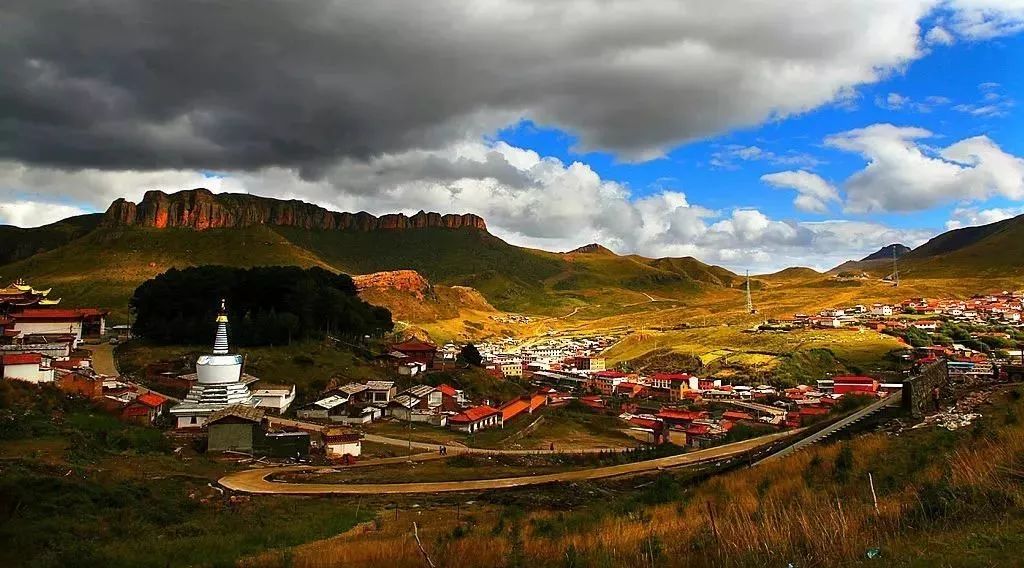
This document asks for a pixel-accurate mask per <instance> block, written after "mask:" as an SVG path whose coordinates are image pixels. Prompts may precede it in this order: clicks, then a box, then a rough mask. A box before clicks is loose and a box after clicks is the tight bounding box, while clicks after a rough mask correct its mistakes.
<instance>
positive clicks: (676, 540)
mask: <svg viewBox="0 0 1024 568" xmlns="http://www.w3.org/2000/svg"><path fill="white" fill-rule="evenodd" d="M1007 404H1008V405H1009V406H1008V408H1010V409H1011V410H1009V411H1008V414H1007V416H1009V415H1010V414H1011V413H1013V412H1019V411H1020V410H1021V409H1022V408H1024V405H1022V404H1020V403H1019V402H1008V403H1007ZM995 414H998V413H994V415H995ZM848 447H849V450H844V446H843V445H841V444H836V445H832V446H825V447H818V448H815V449H813V450H811V451H807V452H803V453H800V454H797V455H795V456H792V457H790V458H788V459H785V460H781V461H778V462H774V463H769V464H766V465H764V466H761V467H757V468H753V469H748V470H741V471H737V472H734V473H731V474H726V475H722V476H719V477H715V478H712V479H711V480H709V481H707V482H705V483H704V484H703V485H701V486H699V487H698V488H696V490H694V491H693V492H692V493H689V494H687V495H685V496H684V498H683V500H682V501H679V500H674V501H673V502H669V503H666V504H662V505H654V506H640V507H633V508H629V509H627V510H626V511H619V512H618V513H617V514H600V512H601V509H602V508H600V507H598V508H596V509H595V510H594V511H591V514H588V513H587V512H582V513H581V516H584V517H587V518H583V519H581V518H576V521H577V523H576V525H573V524H572V523H570V522H568V521H566V520H565V517H563V513H556V512H552V511H533V512H530V513H527V514H525V515H524V516H523V517H521V518H520V517H517V516H515V515H511V514H510V513H509V512H508V511H507V510H498V509H494V508H490V507H488V508H478V509H476V510H474V511H473V513H472V515H473V522H472V523H469V524H467V523H464V522H463V523H458V522H456V521H455V519H454V515H453V514H452V511H451V509H449V508H444V509H438V510H434V511H423V512H421V513H412V512H410V513H403V514H402V517H401V518H400V519H399V520H398V521H397V522H396V521H394V520H393V518H392V517H391V516H390V515H391V514H392V513H389V512H385V513H384V514H382V515H381V517H380V518H379V519H378V525H379V528H378V529H376V530H371V531H370V532H367V533H364V534H360V535H345V536H341V537H338V538H336V539H331V540H328V541H322V542H318V543H313V544H310V545H306V546H303V547H299V548H297V549H295V550H293V551H291V553H290V554H289V556H290V557H291V559H292V561H293V565H294V566H297V567H326V566H370V565H388V566H398V567H403V566H410V567H411V566H423V565H424V564H423V560H422V558H421V557H420V555H419V551H418V550H417V548H416V546H415V542H414V541H413V539H412V535H411V526H412V522H413V521H416V522H418V523H419V525H420V527H421V537H423V538H424V539H425V541H424V542H425V545H426V547H427V549H428V551H429V552H430V554H431V555H432V557H433V558H434V559H435V560H439V561H440V565H443V566H451V567H469V566H549V565H562V566H636V567H641V566H716V567H717V566H766V565H775V566H785V565H786V564H787V563H789V562H793V563H795V564H796V565H798V566H821V567H831V566H848V565H850V564H856V563H858V562H860V561H863V559H864V555H865V551H866V550H868V549H869V548H873V547H881V548H882V550H883V553H884V554H886V555H887V556H886V558H890V559H891V558H896V557H897V556H896V555H897V553H898V551H900V550H918V548H919V547H920V542H918V541H920V539H921V538H927V537H926V536H925V535H944V534H949V533H950V532H956V531H957V530H958V529H960V528H961V527H962V525H963V524H965V523H968V522H977V521H978V520H979V519H980V520H984V519H998V518H1005V515H1007V514H1010V513H1013V512H1015V511H1016V512H1019V510H1020V509H1021V507H1022V506H1024V487H1022V485H1021V483H1020V477H1021V472H1022V465H1024V463H1022V462H1024V457H1022V456H1024V430H1022V429H1021V427H1020V426H1018V425H1016V423H1015V420H1011V419H1010V418H1006V419H1002V418H1000V417H998V416H995V417H994V418H992V419H987V421H986V425H985V426H982V427H977V428H974V429H973V430H972V431H970V432H961V433H959V434H958V435H957V436H955V437H951V435H949V434H948V433H945V432H941V431H926V432H922V431H916V432H914V433H913V435H910V436H904V437H901V438H890V437H887V436H886V435H884V434H873V435H868V436H866V437H863V438H861V439H858V440H856V441H854V442H851V443H850V444H849V446H848ZM851 450H852V451H851ZM851 458H852V459H851ZM869 471H870V472H873V473H874V480H875V485H876V490H877V492H878V508H877V511H876V509H875V505H874V503H873V500H872V496H871V490H870V486H869V484H868V480H867V473H868V472H869ZM464 514H465V512H464ZM570 515H571V513H570ZM581 520H582V521H585V522H584V524H583V525H582V526H579V521H581ZM551 523H554V526H556V527H560V530H555V531H551V530H547V531H543V530H540V529H539V528H538V527H542V526H550V524H551ZM559 523H561V524H559ZM919 554H920V552H919ZM923 554H925V555H927V551H925V552H924V553H923ZM281 558H282V557H281V556H280V554H277V555H275V554H268V555H264V556H261V557H258V558H256V559H253V560H252V561H251V562H247V563H246V565H248V566H271V565H275V563H276V562H278V561H280V560H281ZM915 558H917V557H915ZM918 560H919V558H918ZM915 561H916V560H915ZM943 562H944V563H945V560H944V561H943ZM954 564H959V563H954ZM923 565H928V563H927V560H926V561H925V564H923Z"/></svg>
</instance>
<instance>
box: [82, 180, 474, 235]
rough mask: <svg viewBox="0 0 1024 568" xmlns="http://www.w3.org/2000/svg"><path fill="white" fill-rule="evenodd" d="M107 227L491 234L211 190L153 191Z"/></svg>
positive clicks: (122, 209) (433, 219)
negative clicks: (261, 227)
mask: <svg viewBox="0 0 1024 568" xmlns="http://www.w3.org/2000/svg"><path fill="white" fill-rule="evenodd" d="M102 225H103V226H104V227H125V226H141V227H151V228H156V229H165V228H189V229H194V230H198V231H203V230H207V229H223V228H241V227H250V226H254V225H270V226H279V227H301V228H304V229H320V230H327V231H331V230H341V231H345V230H357V231H376V230H405V229H420V228H445V229H463V228H466V229H477V230H481V231H486V230H487V224H486V223H485V222H484V220H483V218H481V217H479V216H477V215H473V214H471V213H465V214H446V215H442V214H440V213H428V212H426V211H420V212H419V213H416V214H415V215H412V216H407V215H405V214H403V213H389V214H387V215H381V216H380V217H377V216H374V215H371V214H369V213H367V212H365V211H360V212H358V213H348V212H339V211H331V210H329V209H325V208H323V207H320V206H319V205H314V204H312V203H307V202H305V201H300V200H297V199H291V200H282V199H274V198H269V197H261V196H256V195H250V194H246V193H219V194H214V193H213V192H211V191H210V190H208V189H206V188H196V189H187V190H182V191H178V192H175V193H171V194H168V193H164V192H162V191H155V190H154V191H147V192H146V193H145V195H144V196H143V198H142V200H141V201H139V203H137V204H136V203H134V202H131V201H128V200H127V199H124V198H118V199H116V200H114V202H113V203H111V204H110V207H108V208H107V211H106V213H104V215H103V222H102Z"/></svg>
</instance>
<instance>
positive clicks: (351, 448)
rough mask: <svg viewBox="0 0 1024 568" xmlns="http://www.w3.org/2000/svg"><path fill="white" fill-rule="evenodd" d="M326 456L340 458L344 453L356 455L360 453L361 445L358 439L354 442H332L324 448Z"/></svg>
mask: <svg viewBox="0 0 1024 568" xmlns="http://www.w3.org/2000/svg"><path fill="white" fill-rule="evenodd" d="M324 449H325V451H326V452H327V457H333V458H340V457H341V456H344V455H345V454H348V455H350V456H358V455H359V454H361V453H362V450H363V445H362V443H361V442H359V441H358V440H357V441H355V442H332V443H330V444H327V446H326V447H325V448H324Z"/></svg>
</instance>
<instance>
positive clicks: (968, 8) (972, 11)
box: [944, 0, 1024, 41]
mask: <svg viewBox="0 0 1024 568" xmlns="http://www.w3.org/2000/svg"><path fill="white" fill-rule="evenodd" d="M944 7H945V8H947V9H948V10H950V11H952V16H951V17H950V18H949V24H948V25H949V26H950V28H951V29H952V31H953V32H954V33H955V34H956V35H958V36H960V37H962V38H964V39H967V40H970V41H980V40H987V39H992V38H997V37H1003V36H1008V35H1013V34H1016V33H1019V32H1021V31H1022V30H1024V3H1022V2H1021V1H1020V0H946V2H945V3H944Z"/></svg>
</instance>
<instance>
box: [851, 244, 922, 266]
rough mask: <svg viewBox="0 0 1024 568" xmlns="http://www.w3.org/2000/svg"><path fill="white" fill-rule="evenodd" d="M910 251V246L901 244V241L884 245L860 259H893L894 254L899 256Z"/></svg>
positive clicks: (865, 260) (864, 260)
mask: <svg viewBox="0 0 1024 568" xmlns="http://www.w3.org/2000/svg"><path fill="white" fill-rule="evenodd" d="M908 252H910V247H908V246H907V245H901V244H899V243H897V244H892V245H889V246H884V247H882V248H880V249H878V250H877V251H875V252H873V253H871V254H869V255H867V256H865V257H864V258H862V259H860V261H861V262H868V261H872V260H892V258H893V256H895V257H896V258H899V257H901V256H903V255H905V254H907V253H908Z"/></svg>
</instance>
